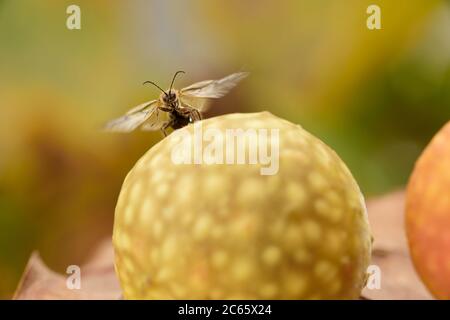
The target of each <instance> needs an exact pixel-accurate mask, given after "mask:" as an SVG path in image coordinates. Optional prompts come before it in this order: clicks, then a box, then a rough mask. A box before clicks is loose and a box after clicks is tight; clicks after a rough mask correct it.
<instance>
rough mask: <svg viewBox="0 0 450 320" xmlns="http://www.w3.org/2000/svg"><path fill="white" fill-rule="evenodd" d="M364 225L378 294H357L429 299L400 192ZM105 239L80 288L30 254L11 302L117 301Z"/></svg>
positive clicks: (380, 203) (379, 201)
mask: <svg viewBox="0 0 450 320" xmlns="http://www.w3.org/2000/svg"><path fill="white" fill-rule="evenodd" d="M367 207H368V211H369V220H370V223H371V227H372V232H373V235H374V238H375V241H374V252H373V259H372V264H375V265H378V266H379V267H380V268H381V289H379V290H369V289H365V290H364V291H363V296H364V297H365V298H367V299H431V298H432V297H431V295H430V294H429V293H428V291H427V290H426V289H425V287H424V285H423V284H422V282H421V281H420V280H419V278H418V276H417V275H416V273H415V270H414V267H413V265H412V263H411V260H410V258H409V252H408V247H407V242H406V238H405V232H404V227H403V226H404V223H403V212H404V192H403V191H398V192H394V193H391V194H388V195H386V196H383V197H380V198H376V199H373V200H369V201H368V203H367ZM113 261H114V255H113V249H112V246H111V240H110V239H107V240H105V241H104V242H103V243H102V244H101V245H100V246H99V248H98V249H97V250H96V253H95V254H94V255H93V256H92V258H91V259H90V260H89V262H88V263H87V264H85V265H84V266H82V267H81V277H82V284H81V286H82V288H81V289H80V290H70V289H68V288H67V287H66V277H65V276H63V275H60V274H57V273H55V272H53V271H51V270H49V269H48V268H47V267H46V266H45V264H44V263H43V262H42V260H41V259H40V257H39V255H38V254H37V253H34V254H33V255H32V256H31V258H30V260H29V262H28V265H27V267H26V269H25V272H24V275H23V277H22V280H21V282H20V284H19V287H18V289H17V291H16V294H15V296H14V298H15V299H108V300H110V299H111V300H112V299H119V298H120V297H121V290H120V287H119V283H118V281H117V278H116V275H115V272H114V263H113Z"/></svg>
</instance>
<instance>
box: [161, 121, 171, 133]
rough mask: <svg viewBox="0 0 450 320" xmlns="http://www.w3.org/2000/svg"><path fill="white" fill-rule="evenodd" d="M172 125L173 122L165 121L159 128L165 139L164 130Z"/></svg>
mask: <svg viewBox="0 0 450 320" xmlns="http://www.w3.org/2000/svg"><path fill="white" fill-rule="evenodd" d="M172 124H173V120H169V121H166V122H165V123H164V124H163V126H162V127H161V132H162V134H163V135H164V137H167V132H166V129H167V128H169V127H170V126H171V125H172Z"/></svg>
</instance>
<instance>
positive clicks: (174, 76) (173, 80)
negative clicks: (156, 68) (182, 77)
mask: <svg viewBox="0 0 450 320" xmlns="http://www.w3.org/2000/svg"><path fill="white" fill-rule="evenodd" d="M179 73H186V72H184V71H183V70H180V71H177V72H175V74H174V75H173V79H172V83H171V84H170V89H169V92H170V91H171V90H172V86H173V83H174V82H175V78H176V77H177V75H178V74H179Z"/></svg>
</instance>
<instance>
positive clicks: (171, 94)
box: [106, 71, 248, 136]
mask: <svg viewBox="0 0 450 320" xmlns="http://www.w3.org/2000/svg"><path fill="white" fill-rule="evenodd" d="M179 73H184V71H177V72H176V73H175V75H174V76H173V79H172V83H171V85H170V88H169V89H168V90H167V91H164V90H163V89H161V88H160V87H159V86H158V85H156V84H155V83H153V82H151V81H145V82H144V84H146V83H149V84H152V85H154V86H156V87H157V88H158V89H160V90H161V91H162V93H161V95H160V96H159V99H157V100H152V101H148V102H145V103H143V104H140V105H138V106H137V107H135V108H133V109H131V110H129V111H128V112H127V113H126V114H125V115H124V116H122V117H120V118H118V119H115V120H112V121H110V122H109V123H107V124H106V130H109V131H119V132H130V131H133V130H135V129H136V128H138V127H141V129H142V130H147V131H155V130H161V131H162V132H163V134H164V136H166V135H167V131H166V130H167V129H168V128H172V129H178V128H181V127H184V126H185V125H188V124H189V123H193V122H195V121H198V120H201V119H202V114H201V113H202V112H204V111H205V110H206V108H207V103H206V102H207V101H206V99H209V98H221V97H223V96H224V95H225V94H227V93H228V92H229V91H230V90H231V89H232V88H233V87H234V86H236V85H237V83H238V82H239V81H241V80H242V79H243V78H245V77H246V76H247V75H248V73H247V72H238V73H233V74H231V75H229V76H227V77H225V78H222V79H219V80H205V81H201V82H197V83H194V84H192V85H190V86H188V87H186V88H183V89H181V90H176V89H173V88H172V86H173V83H174V81H175V78H176V76H177V75H178V74H179Z"/></svg>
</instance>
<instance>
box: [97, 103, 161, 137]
mask: <svg viewBox="0 0 450 320" xmlns="http://www.w3.org/2000/svg"><path fill="white" fill-rule="evenodd" d="M157 110H158V100H153V101H149V102H146V103H143V104H140V105H138V106H137V107H135V108H133V109H131V110H130V111H128V112H127V113H126V114H125V115H124V116H122V117H120V118H117V119H114V120H112V121H110V122H108V123H107V124H106V125H105V130H107V131H114V132H130V131H133V130H134V129H136V128H137V127H139V126H140V125H141V124H142V123H143V122H144V121H146V120H147V119H148V118H150V117H151V116H152V114H154V113H155V111H157Z"/></svg>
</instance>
